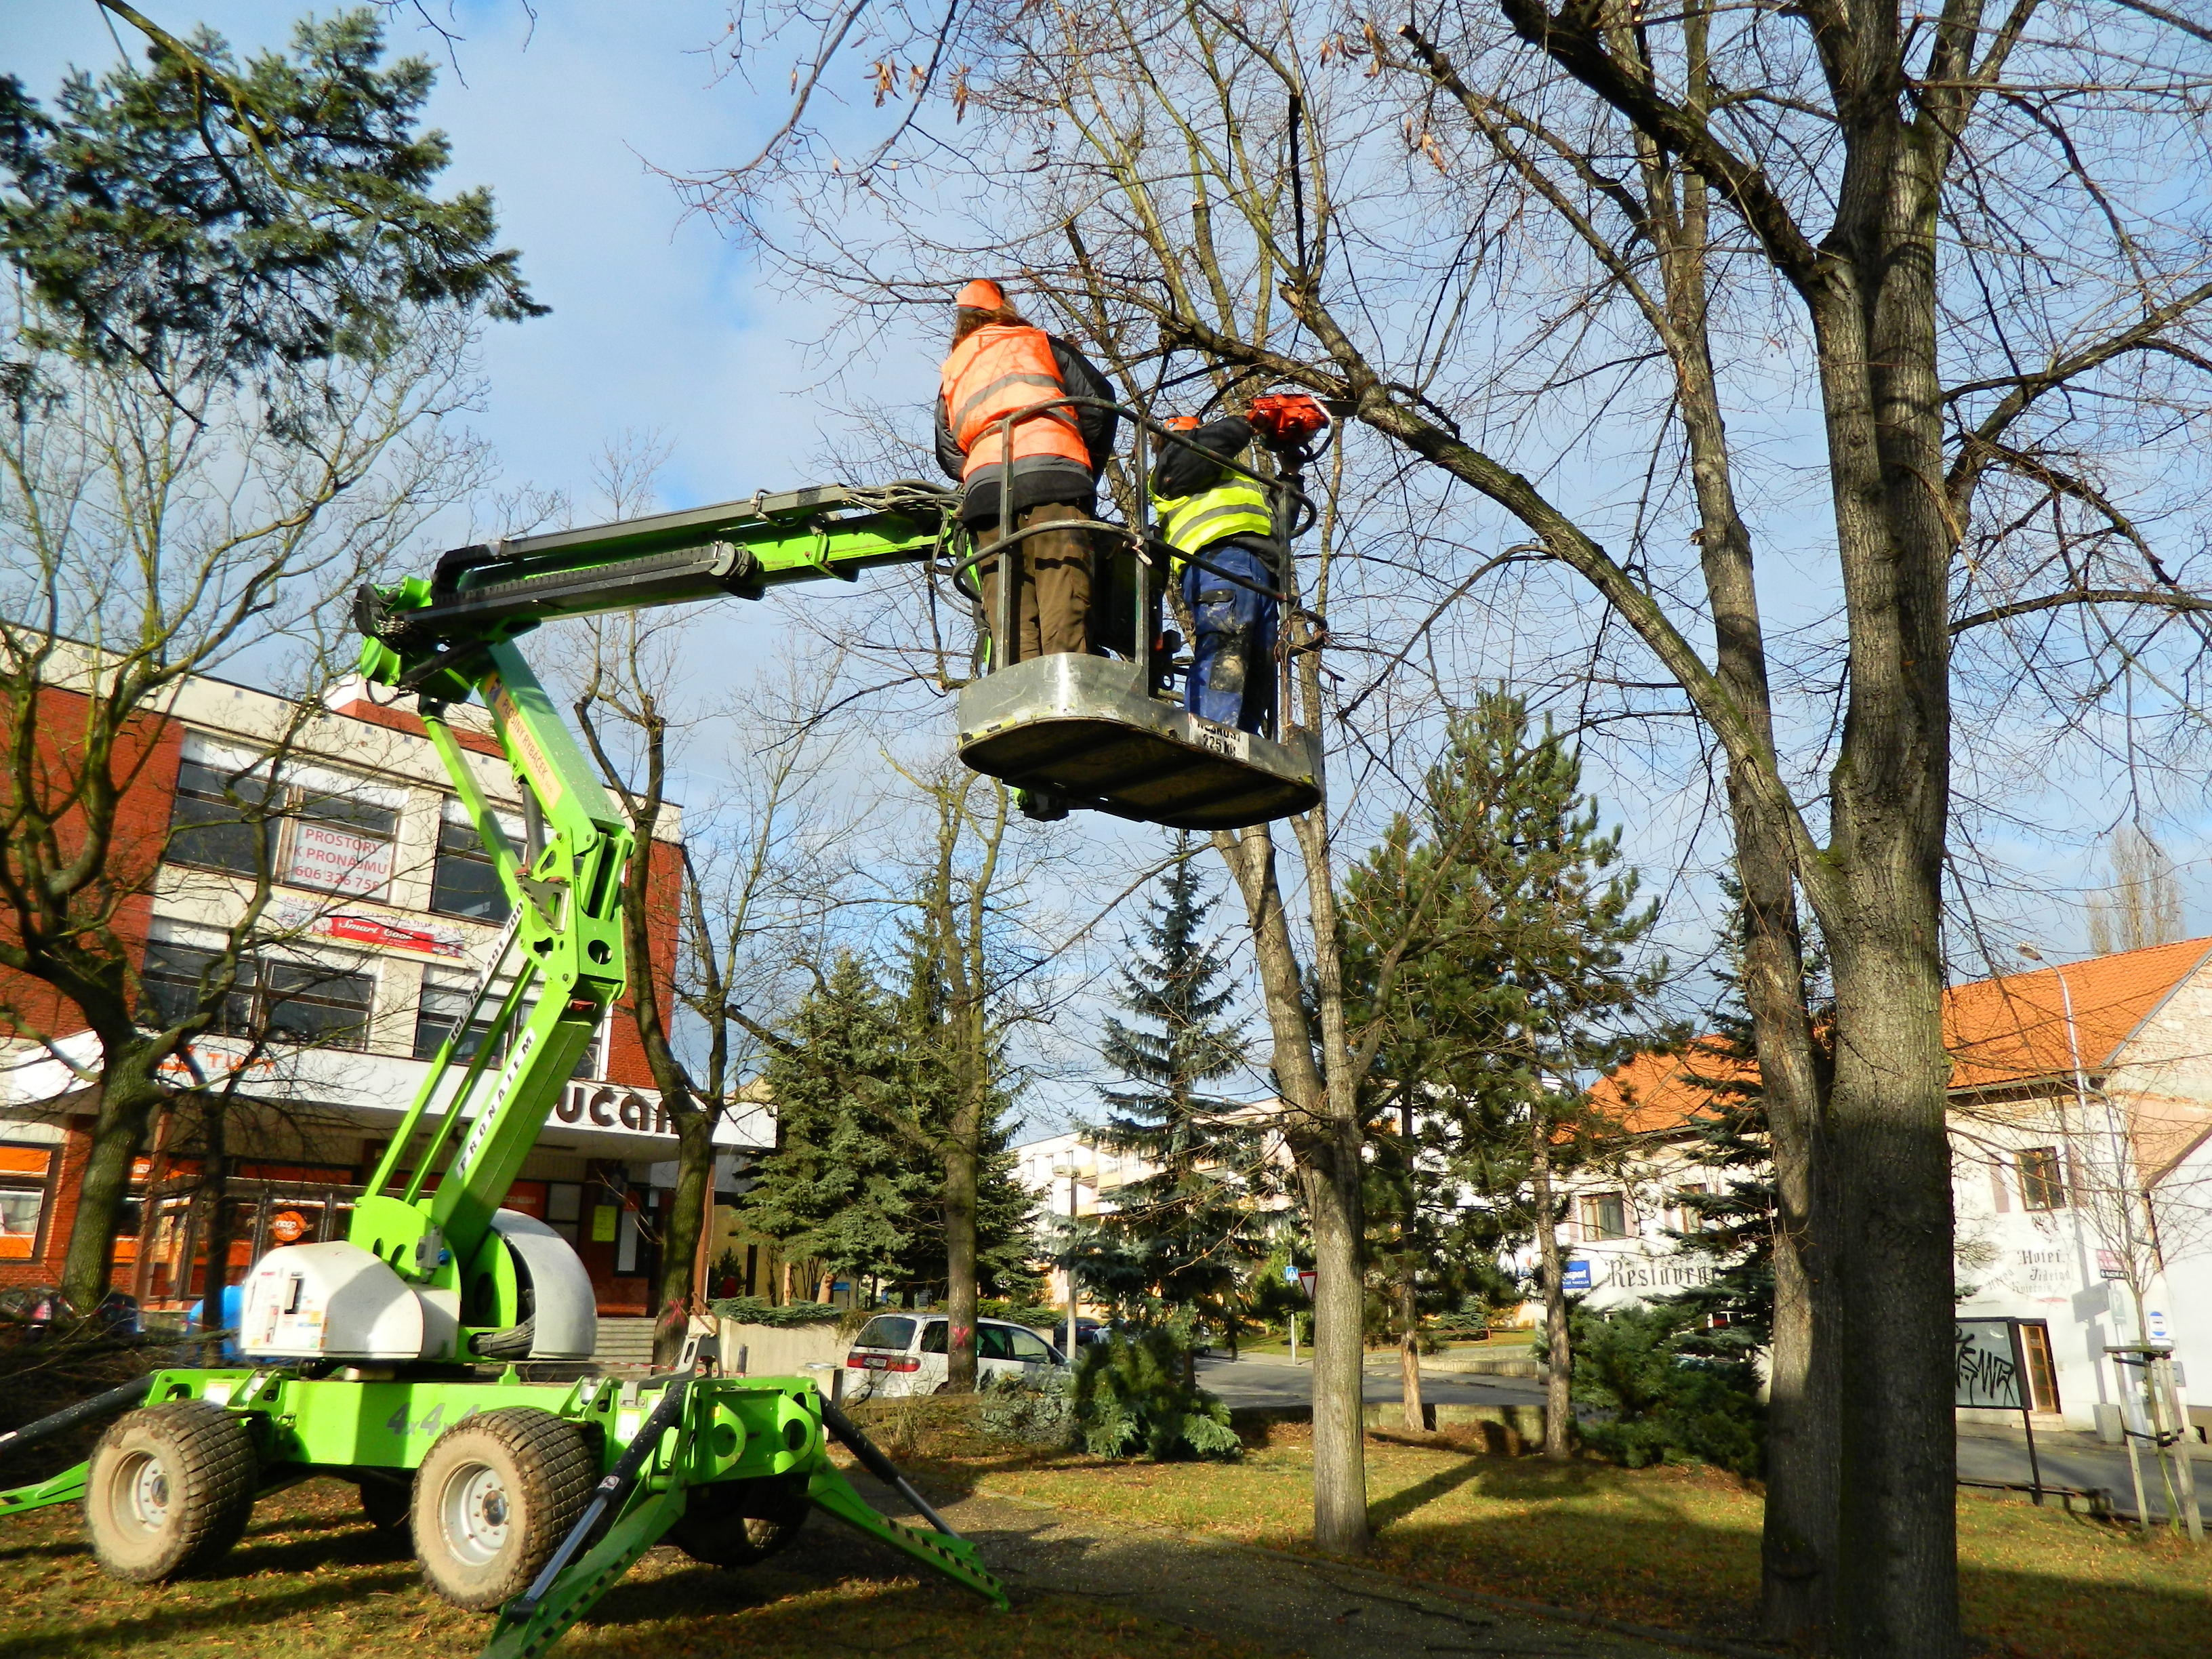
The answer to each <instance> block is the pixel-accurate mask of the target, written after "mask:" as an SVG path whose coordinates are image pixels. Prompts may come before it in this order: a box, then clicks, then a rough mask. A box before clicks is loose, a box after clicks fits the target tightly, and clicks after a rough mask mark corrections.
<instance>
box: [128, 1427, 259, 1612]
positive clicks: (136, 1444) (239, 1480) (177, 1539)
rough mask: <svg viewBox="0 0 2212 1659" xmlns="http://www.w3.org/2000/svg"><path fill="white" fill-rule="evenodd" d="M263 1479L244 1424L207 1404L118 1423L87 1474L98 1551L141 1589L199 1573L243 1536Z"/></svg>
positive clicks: (250, 1438) (250, 1436) (250, 1437)
mask: <svg viewBox="0 0 2212 1659" xmlns="http://www.w3.org/2000/svg"><path fill="white" fill-rule="evenodd" d="M259 1474H260V1471H259V1469H258V1466H257V1463H256V1460H255V1457H254V1452H253V1437H252V1434H251V1433H250V1432H249V1431H247V1429H246V1425H245V1423H244V1422H242V1421H241V1420H240V1419H238V1418H235V1417H234V1416H232V1415H231V1414H230V1413H228V1412H227V1411H225V1410H224V1409H223V1408H222V1407H220V1406H218V1405H216V1404H214V1403H213V1402H212V1401H206V1400H171V1401H164V1402H163V1403H162V1404H161V1405H159V1406H149V1407H145V1408H144V1409H143V1410H142V1411H135V1412H131V1413H128V1414H127V1415H125V1416H123V1417H119V1418H118V1419H116V1420H115V1421H114V1422H113V1423H112V1424H110V1425H108V1429H107V1432H106V1433H105V1434H103V1435H101V1436H100V1443H99V1444H98V1445H97V1446H94V1448H93V1451H92V1458H91V1461H90V1462H89V1463H88V1466H87V1468H86V1469H85V1481H84V1526H85V1530H86V1532H88V1534H91V1537H92V1549H93V1553H94V1555H96V1556H98V1557H99V1558H100V1566H101V1567H102V1568H104V1569H105V1570H106V1572H107V1573H108V1575H109V1576H110V1577H115V1578H121V1579H125V1580H128V1581H129V1582H130V1583H134V1584H144V1583H157V1582H159V1581H160V1580H162V1579H165V1578H175V1577H181V1576H182V1575H184V1574H185V1573H190V1572H196V1571H199V1570H201V1569H202V1568H204V1567H205V1566H207V1565H209V1564H210V1562H212V1561H215V1560H216V1559H219V1558H220V1557H221V1556H222V1554H223V1553H224V1552H225V1551H227V1550H228V1549H229V1548H230V1547H231V1546H232V1545H233V1544H235V1543H236V1542H237V1541H238V1539H239V1534H241V1533H243V1532H244V1531H245V1530H246V1522H247V1520H248V1519H249V1518H250V1517H251V1516H252V1514H253V1494H254V1491H255V1488H256V1487H257V1486H258V1485H259Z"/></svg>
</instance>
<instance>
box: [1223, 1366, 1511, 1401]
mask: <svg viewBox="0 0 2212 1659" xmlns="http://www.w3.org/2000/svg"><path fill="white" fill-rule="evenodd" d="M1198 1380H1199V1382H1200V1383H1201V1384H1202V1385H1203V1386H1204V1387H1206V1388H1207V1389H1212V1391H1213V1392H1214V1393H1215V1394H1218V1395H1220V1396H1221V1397H1222V1399H1223V1400H1225V1401H1227V1402H1228V1403H1229V1404H1230V1405H1231V1406H1304V1405H1310V1403H1312V1399H1313V1372H1312V1371H1311V1370H1309V1369H1308V1368H1307V1366H1306V1365H1305V1364H1304V1362H1303V1361H1302V1362H1300V1363H1299V1364H1297V1366H1296V1367H1293V1366H1291V1364H1289V1363H1288V1362H1287V1361H1285V1360H1281V1359H1238V1360H1230V1359H1201V1360H1200V1361H1199V1362H1198ZM1365 1393H1366V1397H1367V1399H1368V1401H1369V1402H1370V1403H1376V1402H1380V1401H1396V1400H1398V1399H1400V1398H1401V1397H1402V1396H1401V1395H1400V1393H1399V1382H1398V1359H1397V1356H1396V1355H1395V1354H1393V1355H1390V1356H1389V1360H1388V1363H1387V1364H1370V1365H1369V1366H1367V1368H1366V1389H1365ZM1421 1398H1422V1399H1424V1400H1425V1401H1428V1402H1429V1403H1431V1405H1441V1404H1451V1405H1455V1406H1456V1405H1472V1406H1534V1405H1538V1404H1541V1402H1542V1401H1543V1398H1544V1383H1543V1380H1542V1379H1541V1377H1534V1376H1469V1375H1468V1374H1466V1373H1464V1372H1445V1371H1428V1370H1425V1371H1423V1372H1422V1374H1421Z"/></svg>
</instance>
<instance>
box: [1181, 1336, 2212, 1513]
mask: <svg viewBox="0 0 2212 1659" xmlns="http://www.w3.org/2000/svg"><path fill="white" fill-rule="evenodd" d="M1198 1372H1199V1381H1200V1383H1203V1384H1204V1385H1205V1386H1206V1388H1208V1389H1212V1391H1213V1392H1214V1393H1216V1394H1218V1395H1220V1396H1221V1397H1222V1399H1223V1400H1225V1401H1227V1402H1228V1403H1229V1404H1230V1405H1231V1406H1281V1407H1294V1406H1304V1405H1309V1404H1310V1403H1311V1400H1312V1390H1313V1373H1312V1372H1311V1371H1310V1370H1308V1369H1307V1368H1306V1366H1305V1365H1304V1364H1299V1365H1298V1366H1297V1367H1296V1368H1295V1369H1294V1368H1292V1367H1291V1364H1289V1363H1288V1362H1287V1361H1285V1360H1283V1359H1280V1358H1271V1359H1245V1360H1237V1361H1231V1360H1225V1359H1202V1360H1200V1362H1199V1365H1198ZM1364 1394H1365V1396H1366V1399H1367V1401H1368V1403H1369V1404H1370V1405H1372V1404H1377V1403H1384V1402H1387V1403H1390V1404H1395V1403H1396V1402H1397V1401H1398V1400H1399V1399H1400V1398H1401V1394H1400V1389H1399V1380H1398V1362H1397V1357H1396V1356H1395V1354H1393V1355H1389V1356H1386V1357H1385V1358H1384V1360H1383V1362H1382V1363H1379V1364H1378V1363H1373V1362H1370V1364H1368V1366H1367V1368H1366V1386H1365V1389H1364ZM1421 1396H1422V1398H1423V1399H1425V1400H1426V1401H1430V1402H1431V1404H1441V1403H1444V1402H1450V1403H1453V1404H1462V1403H1464V1404H1474V1405H1528V1406H1533V1405H1540V1404H1541V1403H1542V1401H1543V1398H1544V1384H1543V1382H1542V1380H1541V1378H1538V1377H1533V1376H1467V1375H1465V1374H1463V1373H1456V1374H1455V1373H1449V1372H1437V1371H1424V1372H1423V1374H1422V1376H1421ZM2035 1443H2036V1453H2037V1457H2038V1461H2039V1462H2040V1464H2041V1466H2042V1473H2043V1480H2044V1484H2045V1486H2071V1487H2075V1488H2076V1489H2079V1490H2081V1491H2087V1492H2099V1491H2101V1492H2105V1493H2106V1494H2107V1497H2108V1499H2109V1501H2110V1503H2111V1504H2112V1509H2113V1511H2114V1512H2115V1513H2116V1514H2119V1515H2124V1516H2132V1515H2133V1514H2134V1513H2135V1504H2136V1500H2135V1490H2134V1487H2133V1486H2132V1484H2131V1483H2130V1480H2129V1479H2128V1455H2127V1453H2126V1452H2125V1451H2124V1449H2121V1448H2119V1447H2118V1446H2108V1445H2106V1444H2105V1443H2103V1442H2101V1441H2100V1440H2098V1439H2097V1438H2096V1437H2094V1436H2093V1435H2087V1434H2081V1433H2077V1432H2060V1433H2051V1432H2047V1431H2045V1432H2039V1433H2038V1434H2037V1436H2036V1442H2035ZM2142 1468H2143V1494H2144V1500H2145V1504H2146V1507H2148V1509H2149V1510H2150V1513H2151V1519H2152V1520H2153V1521H2154V1522H2156V1521H2163V1520H2164V1519H2165V1518H2166V1501H2165V1496H2164V1492H2163V1489H2162V1483H2161V1482H2160V1479H2159V1474H2158V1466H2157V1463H2156V1461H2155V1460H2154V1457H2153V1456H2152V1455H2151V1453H2150V1451H2149V1450H2148V1449H2144V1451H2143V1453H2142ZM2194 1468H2195V1469H2196V1474H2197V1506H2198V1508H2199V1509H2200V1510H2203V1514H2204V1517H2205V1519H2206V1520H2207V1521H2212V1446H2198V1447H2197V1448H2196V1455H2195V1458H2194ZM1959 1478H1960V1480H1979V1481H1991V1482H1997V1483H2001V1484H2004V1485H2009V1486H2027V1484H2028V1462H2027V1442H2026V1441H2025V1440H2024V1439H2023V1438H2021V1436H2020V1435H2018V1434H2016V1433H2013V1432H2010V1431H2007V1430H2004V1429H2001V1428H1998V1427H1996V1425H1981V1424H1975V1425H1967V1426H1965V1427H1962V1428H1961V1429H1960V1433H1959Z"/></svg>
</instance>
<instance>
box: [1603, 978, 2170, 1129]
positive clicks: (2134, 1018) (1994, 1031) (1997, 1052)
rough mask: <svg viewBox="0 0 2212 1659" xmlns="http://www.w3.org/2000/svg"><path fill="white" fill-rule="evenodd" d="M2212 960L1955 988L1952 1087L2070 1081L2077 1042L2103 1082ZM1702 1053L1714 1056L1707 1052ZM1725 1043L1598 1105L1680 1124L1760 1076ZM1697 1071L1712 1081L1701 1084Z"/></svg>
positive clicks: (1642, 1060)
mask: <svg viewBox="0 0 2212 1659" xmlns="http://www.w3.org/2000/svg"><path fill="white" fill-rule="evenodd" d="M2208 957H2212V939H2183V940H2181V941H2180V942H2179V943H2178V944H2174V945H2151V946H2148V948H2146V949H2144V950H2141V951H2119V952H2118V953H2116V954H2114V955H2112V956H2106V957H2089V958H2087V960H2085V961H2081V962H2069V963H2064V964H2063V965H2062V966H2061V967H2058V968H2039V969H2036V970H2035V971H2034V972H2033V973H2025V974H2008V975H2004V976H2003V977H2002V978H1999V979H1983V980H1975V981H1972V982H1971V983H1969V984H1966V985H1954V986H1953V987H1951V988H1950V989H1949V990H1948V991H1946V992H1945V993H1944V994H1943V1046H1944V1047H1945V1048H1948V1049H1949V1050H1950V1053H1951V1059H1952V1072H1951V1087H1952V1088H1954V1089H1989V1088H1999V1087H2002V1086H2004V1085H2008V1084H2015V1083H2024V1082H2028V1081H2032V1080H2033V1079H2039V1078H2051V1077H2064V1076H2066V1075H2068V1074H2069V1073H2070V1072H2071V1071H2072V1070H2073V1066H2074V1055H2073V1043H2075V1042H2078V1043H2079V1045H2080V1047H2081V1068H2082V1070H2083V1071H2085V1072H2087V1073H2089V1074H2090V1075H2091V1076H2093V1077H2094V1076H2096V1075H2098V1074H2100V1073H2103V1072H2105V1071H2106V1070H2107V1069H2109V1067H2110V1066H2111V1065H2112V1059H2113V1056H2114V1055H2115V1054H2117V1053H2118V1050H2119V1048H2120V1046H2121V1045H2122V1044H2123V1043H2124V1042H2126V1041H2127V1040H2128V1038H2129V1036H2130V1035H2132V1034H2133V1032H2134V1031H2135V1030H2136V1027H2137V1026H2138V1025H2140V1024H2142V1022H2143V1021H2144V1019H2146V1018H2148V1016H2149V1015H2150V1013H2151V1012H2152V1011H2153V1010H2154V1009H2155V1008H2156V1007H2157V1006H2159V1004H2160V1003H2161V1002H2163V1001H2164V1000H2166V997H2167V996H2168V995H2170V994H2172V991H2173V989H2174V987H2176V986H2178V985H2179V984H2180V983H2181V982H2182V981H2184V980H2185V979H2187V978H2188V977H2189V975H2191V973H2192V972H2194V971H2195V970H2196V969H2197V967H2198V966H2199V965H2201V964H2202V963H2204V962H2205V961H2206V959H2207V958H2208ZM2062 973H2063V975H2065V985H2064V988H2063V992H2062V990H2061V987H2060V984H2059V975H2061V974H2062ZM2069 995H2070V996H2071V998H2072V1000H2073V1006H2074V1021H2073V1030H2072V1032H2071V1034H2070V1035H2071V1037H2072V1039H2073V1042H2069V1032H2068V1030H2067V1021H2066V1001H2067V997H2068V996H2069ZM1700 1047H1703V1048H1706V1049H1707V1050H1708V1052H1707V1053H1705V1054H1703V1055H1700V1054H1699V1053H1698V1052H1697V1051H1698V1049H1699V1048H1700ZM1717 1047H1718V1039H1717V1038H1713V1037H1700V1038H1699V1039H1698V1040H1697V1042H1694V1043H1692V1045H1691V1047H1690V1050H1689V1051H1688V1052H1686V1053H1682V1054H1638V1055H1637V1056H1636V1058H1634V1059H1633V1060H1630V1061H1629V1062H1628V1063H1627V1064H1626V1065H1625V1066H1621V1067H1620V1069H1619V1070H1617V1071H1615V1072H1614V1073H1613V1074H1612V1075H1611V1076H1609V1077H1607V1078H1606V1079H1604V1080H1603V1081H1601V1083H1600V1084H1599V1085H1597V1087H1596V1088H1595V1090H1593V1091H1591V1099H1592V1103H1594V1104H1595V1106H1596V1107H1597V1108H1598V1109H1600V1110H1601V1111H1602V1112H1605V1113H1606V1114H1607V1115H1610V1116H1613V1117H1615V1118H1617V1119H1619V1120H1620V1122H1621V1123H1622V1125H1623V1126H1624V1127H1626V1128H1627V1129H1628V1130H1629V1131H1630V1132H1631V1133H1638V1134H1643V1133H1655V1132H1661V1131H1664V1130H1668V1129H1674V1128H1679V1127H1681V1126H1682V1125H1683V1124H1685V1123H1686V1122H1688V1121H1689V1120H1690V1119H1691V1118H1692V1117H1694V1116H1696V1115H1699V1113H1701V1112H1703V1111H1705V1109H1706V1108H1707V1106H1708V1103H1709V1102H1710V1100H1711V1092H1712V1091H1711V1087H1710V1086H1709V1082H1710V1080H1711V1079H1716V1078H1726V1077H1730V1076H1738V1075H1740V1076H1742V1077H1746V1078H1748V1077H1749V1076H1750V1075H1751V1073H1752V1068H1751V1066H1749V1065H1748V1064H1747V1063H1745V1062H1743V1061H1738V1060H1726V1059H1723V1058H1722V1057H1721V1056H1720V1055H1719V1054H1717V1052H1713V1051H1714V1050H1717ZM1692 1073H1694V1074H1695V1077H1696V1079H1706V1080H1707V1081H1697V1080H1693V1079H1692Z"/></svg>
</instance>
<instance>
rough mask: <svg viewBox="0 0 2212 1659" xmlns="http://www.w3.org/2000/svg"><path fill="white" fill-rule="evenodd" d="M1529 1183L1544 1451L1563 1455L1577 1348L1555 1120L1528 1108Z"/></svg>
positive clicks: (1569, 1432)
mask: <svg viewBox="0 0 2212 1659" xmlns="http://www.w3.org/2000/svg"><path fill="white" fill-rule="evenodd" d="M1528 1121H1529V1131H1528V1133H1529V1145H1528V1186H1529V1198H1530V1200H1531V1201H1532V1202H1533V1203H1534V1207H1535V1211H1536V1265H1537V1271H1538V1272H1539V1273H1541V1275H1542V1277H1543V1280H1544V1353H1545V1367H1544V1455H1545V1456H1547V1457H1550V1458H1557V1459H1564V1458H1565V1457H1566V1456H1567V1455H1569V1454H1570V1453H1571V1451H1572V1449H1573V1447H1574V1430H1573V1425H1574V1415H1573V1413H1574V1401H1573V1395H1572V1392H1571V1390H1572V1388H1573V1384H1574V1349H1573V1346H1572V1345H1571V1342H1570V1341H1569V1340H1568V1335H1569V1334H1568V1330H1567V1286H1566V1275H1565V1271H1564V1268H1563V1265H1562V1263H1561V1262H1560V1260H1559V1223H1558V1221H1557V1219H1556V1218H1554V1216H1553V1198H1552V1120H1551V1118H1550V1117H1549V1116H1548V1115H1547V1114H1545V1113H1544V1112H1543V1111H1541V1110H1537V1111H1533V1112H1531V1113H1530V1114H1529V1116H1528Z"/></svg>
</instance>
